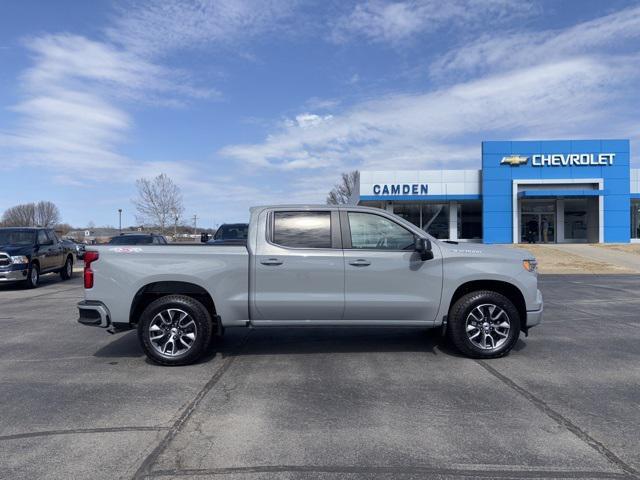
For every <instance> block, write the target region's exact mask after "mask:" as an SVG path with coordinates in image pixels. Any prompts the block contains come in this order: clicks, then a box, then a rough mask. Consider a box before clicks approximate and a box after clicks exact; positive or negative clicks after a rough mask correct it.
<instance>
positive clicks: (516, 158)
mask: <svg viewBox="0 0 640 480" xmlns="http://www.w3.org/2000/svg"><path fill="white" fill-rule="evenodd" d="M528 161H529V157H523V156H521V155H509V156H508V157H502V161H501V162H500V165H502V164H503V163H506V164H507V165H511V166H514V167H517V166H518V165H524V164H525V163H527V162H528Z"/></svg>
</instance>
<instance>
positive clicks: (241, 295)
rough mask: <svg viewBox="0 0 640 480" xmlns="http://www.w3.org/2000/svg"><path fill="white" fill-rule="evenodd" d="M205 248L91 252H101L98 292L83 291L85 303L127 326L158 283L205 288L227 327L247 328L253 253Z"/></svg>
mask: <svg viewBox="0 0 640 480" xmlns="http://www.w3.org/2000/svg"><path fill="white" fill-rule="evenodd" d="M205 247H207V245H148V246H147V245H132V246H125V245H122V246H116V245H105V246H91V247H88V248H87V250H95V251H97V252H99V254H100V258H99V260H97V261H96V262H94V263H92V265H91V269H92V270H93V272H94V288H91V289H87V290H85V298H86V300H88V301H91V300H99V301H102V302H104V303H106V304H107V305H109V308H110V312H109V314H110V319H111V322H113V323H128V322H129V316H130V313H131V312H130V308H131V305H132V303H133V299H134V298H135V296H136V295H137V294H138V293H139V292H141V291H142V289H144V288H148V287H149V285H150V284H154V283H158V282H171V283H174V284H175V283H176V282H185V283H189V284H194V285H198V286H200V287H202V288H203V289H205V290H207V291H208V292H209V293H210V295H211V296H212V297H214V298H216V306H217V308H218V311H217V312H216V313H217V314H218V315H220V316H221V317H222V318H223V319H224V323H225V325H234V324H237V325H244V323H245V321H246V320H247V319H248V318H249V312H248V305H249V300H248V296H249V293H248V289H249V253H248V251H247V249H246V247H243V246H227V245H216V246H213V245H210V246H208V247H210V248H205ZM94 292H95V293H96V295H95V296H94ZM98 292H99V293H98Z"/></svg>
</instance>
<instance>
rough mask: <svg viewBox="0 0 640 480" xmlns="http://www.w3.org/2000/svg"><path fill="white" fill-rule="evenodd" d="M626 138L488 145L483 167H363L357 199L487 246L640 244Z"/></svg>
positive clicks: (636, 174) (639, 177) (637, 176)
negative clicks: (521, 244) (418, 168)
mask: <svg viewBox="0 0 640 480" xmlns="http://www.w3.org/2000/svg"><path fill="white" fill-rule="evenodd" d="M629 153H630V151H629V140H547V141H489V142H482V169H481V170H386V171H362V172H360V184H359V189H358V192H357V195H356V198H355V199H354V200H356V201H357V203H358V204H359V205H369V206H375V207H378V208H383V209H386V210H388V211H391V212H394V213H396V214H397V215H400V216H402V217H404V218H406V219H407V220H409V221H410V222H412V223H414V224H415V225H418V226H419V227H421V228H422V229H424V230H426V231H428V232H429V233H431V234H432V235H434V236H435V237H436V238H440V239H449V240H461V241H475V242H484V243H526V242H530V241H534V242H547V243H574V242H578V243H579V242H588V243H629V242H630V241H640V240H638V239H639V238H640V169H632V168H630V158H629Z"/></svg>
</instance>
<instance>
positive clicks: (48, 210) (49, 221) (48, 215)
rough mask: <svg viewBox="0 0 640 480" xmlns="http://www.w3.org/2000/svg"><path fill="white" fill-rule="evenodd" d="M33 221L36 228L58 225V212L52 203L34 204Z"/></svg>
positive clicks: (41, 202)
mask: <svg viewBox="0 0 640 480" xmlns="http://www.w3.org/2000/svg"><path fill="white" fill-rule="evenodd" d="M34 210H35V221H36V225H37V226H38V227H46V228H49V227H53V226H54V225H56V224H57V223H60V210H59V209H58V207H57V206H56V205H55V203H52V202H45V201H40V202H38V203H36V204H35V207H34Z"/></svg>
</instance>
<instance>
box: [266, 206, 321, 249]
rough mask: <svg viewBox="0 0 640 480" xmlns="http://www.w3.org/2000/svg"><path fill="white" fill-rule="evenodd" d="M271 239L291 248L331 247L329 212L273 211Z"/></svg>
mask: <svg viewBox="0 0 640 480" xmlns="http://www.w3.org/2000/svg"><path fill="white" fill-rule="evenodd" d="M272 241H273V243H275V244H277V245H281V246H283V247H291V248H331V212H329V211H317V212H307V211H304V212H274V214H273V235H272Z"/></svg>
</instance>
